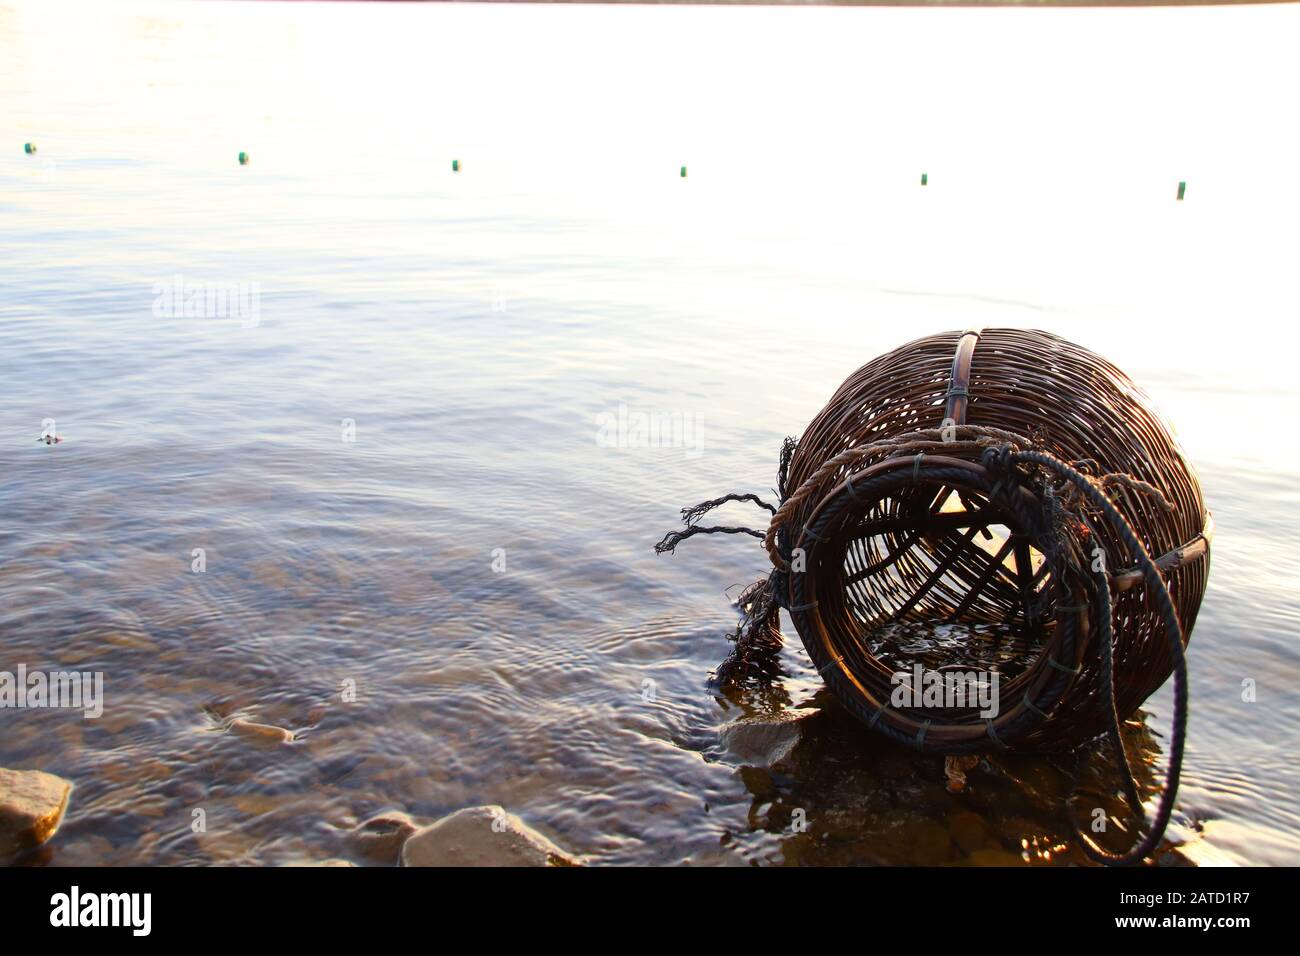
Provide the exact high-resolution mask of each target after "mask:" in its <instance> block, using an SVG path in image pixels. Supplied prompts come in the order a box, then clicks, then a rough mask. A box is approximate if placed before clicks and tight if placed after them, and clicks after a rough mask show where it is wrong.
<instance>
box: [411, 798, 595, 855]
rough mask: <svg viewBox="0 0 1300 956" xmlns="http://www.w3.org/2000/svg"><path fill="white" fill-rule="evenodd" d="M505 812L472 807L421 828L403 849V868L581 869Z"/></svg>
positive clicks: (545, 840) (550, 843)
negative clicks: (514, 867) (519, 867)
mask: <svg viewBox="0 0 1300 956" xmlns="http://www.w3.org/2000/svg"><path fill="white" fill-rule="evenodd" d="M578 865H579V864H578V861H577V860H576V859H574V858H573V857H572V856H570V855H569V854H568V853H566V852H564V851H563V850H561V849H560V848H559V847H558V846H556V845H555V844H554V843H552V842H551V841H550V840H548V839H546V837H544V836H542V835H541V834H540V833H538V832H537V831H536V830H533V829H531V828H530V827H529V826H528V825H527V824H526V823H524V821H523V820H520V819H519V818H518V817H516V816H514V815H513V814H509V813H506V812H505V810H503V809H502V808H501V807H496V806H486V807H467V808H466V809H464V810H457V811H456V812H455V813H453V814H451V816H447V817H443V818H442V819H441V820H439V821H438V822H437V823H434V824H432V825H431V826H427V827H422V828H421V829H419V830H417V831H416V832H415V833H414V834H412V835H411V836H410V837H409V838H408V839H407V840H406V842H405V843H403V844H402V866H578Z"/></svg>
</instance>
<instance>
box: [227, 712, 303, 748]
mask: <svg viewBox="0 0 1300 956" xmlns="http://www.w3.org/2000/svg"><path fill="white" fill-rule="evenodd" d="M226 729H227V730H229V731H230V732H231V733H232V734H238V735H239V736H240V737H248V738H249V739H251V740H259V741H262V742H264V743H268V744H287V743H290V742H291V741H292V740H293V731H292V730H285V729H284V728H283V727H273V726H271V725H270V724H259V723H256V722H254V721H251V720H244V719H243V718H242V717H237V718H236V719H234V720H232V721H231V722H230V726H229V727H227V728H226Z"/></svg>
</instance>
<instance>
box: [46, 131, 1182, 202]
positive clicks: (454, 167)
mask: <svg viewBox="0 0 1300 956" xmlns="http://www.w3.org/2000/svg"><path fill="white" fill-rule="evenodd" d="M23 152H25V153H26V154H27V155H28V156H31V155H32V154H34V153H35V152H36V144H35V143H23ZM239 165H240V166H247V165H248V154H247V153H245V152H241V153H240V154H239ZM451 171H452V172H453V173H458V172H460V160H459V159H453V160H452V161H451ZM681 177H682V179H685V178H686V167H685V166H683V167H682V171H681ZM921 185H922V186H928V185H930V174H929V173H922V174H921ZM1186 193H1187V182H1186V180H1183V181H1181V182H1179V183H1178V201H1179V202H1182V199H1183V196H1184V195H1185V194H1186Z"/></svg>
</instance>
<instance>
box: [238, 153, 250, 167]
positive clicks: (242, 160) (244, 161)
mask: <svg viewBox="0 0 1300 956" xmlns="http://www.w3.org/2000/svg"><path fill="white" fill-rule="evenodd" d="M239 165H240V166H247V165H248V154H247V153H240V154H239Z"/></svg>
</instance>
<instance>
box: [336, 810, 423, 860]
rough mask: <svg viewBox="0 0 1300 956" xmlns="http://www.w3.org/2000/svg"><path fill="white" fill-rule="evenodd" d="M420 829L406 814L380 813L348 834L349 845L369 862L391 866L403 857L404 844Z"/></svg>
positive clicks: (396, 812)
mask: <svg viewBox="0 0 1300 956" xmlns="http://www.w3.org/2000/svg"><path fill="white" fill-rule="evenodd" d="M419 829H420V826H419V824H417V823H416V822H415V821H414V820H412V819H411V818H410V817H409V816H407V815H406V814H405V813H401V812H399V811H391V812H388V813H380V814H378V815H376V816H373V817H371V818H370V819H369V820H365V821H363V822H362V823H359V824H357V826H356V827H355V828H354V829H353V830H352V832H351V833H349V834H348V844H349V846H351V847H352V848H353V849H354V850H356V852H357V853H359V854H361V855H362V856H364V857H365V858H366V859H368V860H374V861H375V862H377V863H388V864H390V865H391V864H393V863H396V862H397V861H398V859H399V858H400V857H401V855H402V844H403V843H405V842H406V841H407V840H408V839H409V838H410V837H411V836H412V835H413V834H414V833H416V831H418V830H419Z"/></svg>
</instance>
